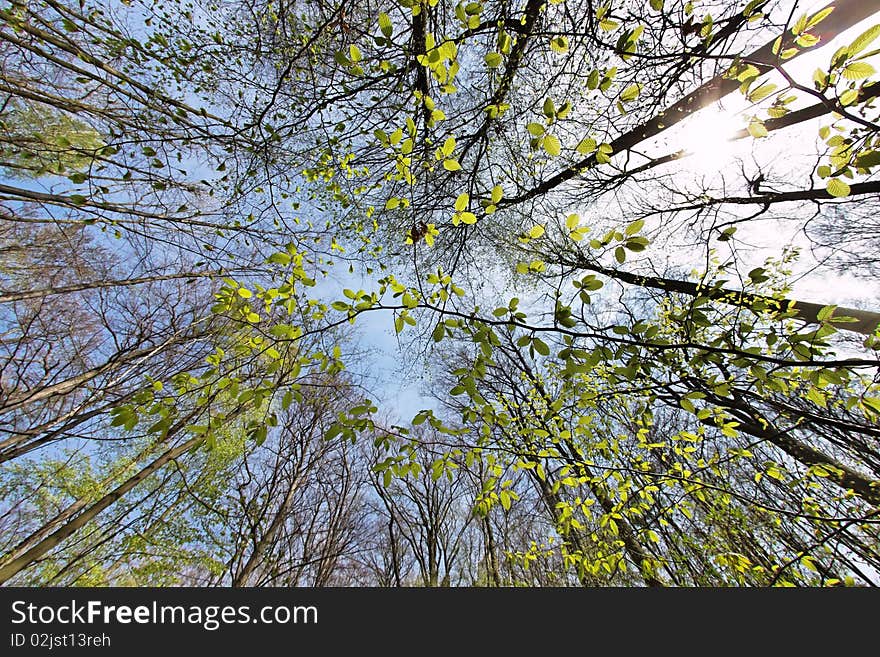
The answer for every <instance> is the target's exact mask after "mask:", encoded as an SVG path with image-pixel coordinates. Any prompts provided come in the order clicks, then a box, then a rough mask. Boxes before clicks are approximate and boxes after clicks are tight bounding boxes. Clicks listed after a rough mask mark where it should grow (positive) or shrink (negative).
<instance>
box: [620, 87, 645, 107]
mask: <svg viewBox="0 0 880 657" xmlns="http://www.w3.org/2000/svg"><path fill="white" fill-rule="evenodd" d="M641 92H642V85H640V84H631V85H629V86H628V87H627V88H626V89H624V90H623V92H621V94H620V102H622V103H629V102H632V101H634V100H635V99H636V98H638V97H639V94H640V93H641Z"/></svg>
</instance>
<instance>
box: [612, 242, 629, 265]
mask: <svg viewBox="0 0 880 657" xmlns="http://www.w3.org/2000/svg"><path fill="white" fill-rule="evenodd" d="M614 259H615V260H617V262H619V263H620V264H623V263H624V261H625V260H626V251H624V250H623V247H622V246H618V247H617V248H616V249H614Z"/></svg>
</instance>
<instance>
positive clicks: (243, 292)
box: [238, 287, 254, 299]
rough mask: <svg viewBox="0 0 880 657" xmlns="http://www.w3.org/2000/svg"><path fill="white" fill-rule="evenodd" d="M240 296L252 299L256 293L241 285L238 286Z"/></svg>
mask: <svg viewBox="0 0 880 657" xmlns="http://www.w3.org/2000/svg"><path fill="white" fill-rule="evenodd" d="M238 296H240V297H241V298H242V299H250V298H251V297H252V296H254V293H253V292H251V291H250V290H249V289H247V288H246V287H240V288H238Z"/></svg>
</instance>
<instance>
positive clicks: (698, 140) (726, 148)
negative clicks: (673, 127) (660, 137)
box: [676, 107, 739, 170]
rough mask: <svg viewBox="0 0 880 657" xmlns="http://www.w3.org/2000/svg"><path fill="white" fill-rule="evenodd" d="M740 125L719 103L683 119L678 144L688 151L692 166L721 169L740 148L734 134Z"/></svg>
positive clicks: (688, 159)
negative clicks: (717, 105) (719, 106)
mask: <svg viewBox="0 0 880 657" xmlns="http://www.w3.org/2000/svg"><path fill="white" fill-rule="evenodd" d="M738 128H739V125H738V121H737V118H736V117H735V116H733V115H731V114H730V113H728V112H725V111H723V110H720V109H719V108H717V107H710V108H706V110H703V111H701V112H698V113H696V114H694V115H693V116H692V117H690V118H689V119H688V120H687V121H685V122H683V124H682V129H681V132H680V134H679V135H678V139H679V141H678V142H677V143H676V146H678V147H679V148H681V149H682V150H684V151H686V152H687V153H688V158H687V161H688V162H690V164H691V166H694V167H698V168H701V169H715V170H718V169H721V168H723V167H724V166H726V165H727V164H728V163H729V161H730V159H731V157H732V156H733V154H734V153H735V151H736V150H737V143H736V141H734V140H733V136H734V134H735V133H736V131H737V129H738Z"/></svg>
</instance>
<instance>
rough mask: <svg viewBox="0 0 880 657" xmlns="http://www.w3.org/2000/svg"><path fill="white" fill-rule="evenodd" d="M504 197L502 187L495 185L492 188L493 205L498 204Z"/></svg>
mask: <svg viewBox="0 0 880 657" xmlns="http://www.w3.org/2000/svg"><path fill="white" fill-rule="evenodd" d="M503 196H504V190H503V189H502V188H501V185H495V186H494V187H493V188H492V203H498V201H500V200H501V199H502V197H503Z"/></svg>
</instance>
